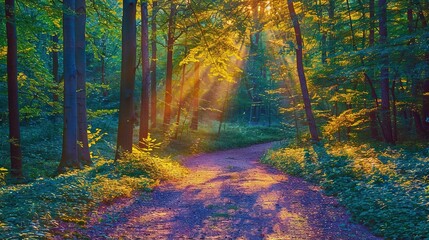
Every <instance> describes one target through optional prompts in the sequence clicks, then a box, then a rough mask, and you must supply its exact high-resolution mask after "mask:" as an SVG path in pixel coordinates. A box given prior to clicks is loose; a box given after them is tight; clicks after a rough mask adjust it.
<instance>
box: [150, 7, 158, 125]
mask: <svg viewBox="0 0 429 240" xmlns="http://www.w3.org/2000/svg"><path fill="white" fill-rule="evenodd" d="M157 12H158V1H156V0H154V1H153V2H152V20H151V28H152V34H151V45H152V58H151V62H150V73H151V75H150V97H151V99H150V100H151V102H150V122H151V128H156V113H157V111H156V103H157V101H156V62H157V59H156V50H157V49H156V14H157Z"/></svg>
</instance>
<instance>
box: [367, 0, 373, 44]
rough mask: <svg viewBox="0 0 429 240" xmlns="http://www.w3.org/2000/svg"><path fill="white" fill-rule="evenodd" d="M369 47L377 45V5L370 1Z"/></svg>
mask: <svg viewBox="0 0 429 240" xmlns="http://www.w3.org/2000/svg"><path fill="white" fill-rule="evenodd" d="M368 38H369V46H374V43H375V3H374V0H369V37H368Z"/></svg>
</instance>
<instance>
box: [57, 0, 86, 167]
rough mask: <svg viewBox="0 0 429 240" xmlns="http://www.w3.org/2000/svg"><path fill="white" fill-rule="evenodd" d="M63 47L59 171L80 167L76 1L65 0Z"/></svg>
mask: <svg viewBox="0 0 429 240" xmlns="http://www.w3.org/2000/svg"><path fill="white" fill-rule="evenodd" d="M63 3H64V8H63V9H64V10H63V36H64V37H63V38H64V40H63V49H64V61H63V63H64V131H63V151H62V157H61V162H60V165H59V166H58V172H60V173H61V172H64V171H66V170H67V168H80V167H81V165H80V162H79V159H78V152H77V130H78V126H77V94H76V91H77V79H76V46H75V43H76V42H75V15H74V11H75V3H76V1H74V0H64V1H63Z"/></svg>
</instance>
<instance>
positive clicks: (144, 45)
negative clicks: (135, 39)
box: [139, 0, 150, 147]
mask: <svg viewBox="0 0 429 240" xmlns="http://www.w3.org/2000/svg"><path fill="white" fill-rule="evenodd" d="M141 14H142V16H141V18H142V23H141V54H142V92H141V99H140V101H141V103H140V130H139V146H140V147H145V144H144V142H142V140H143V139H146V138H147V136H148V133H149V85H150V69H149V48H148V41H149V36H148V12H147V2H146V1H145V0H142V2H141Z"/></svg>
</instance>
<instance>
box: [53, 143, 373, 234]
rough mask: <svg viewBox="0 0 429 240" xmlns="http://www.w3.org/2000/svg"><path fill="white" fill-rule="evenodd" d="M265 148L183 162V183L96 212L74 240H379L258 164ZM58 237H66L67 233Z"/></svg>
mask: <svg viewBox="0 0 429 240" xmlns="http://www.w3.org/2000/svg"><path fill="white" fill-rule="evenodd" d="M270 146H271V144H259V145H254V146H251V147H247V148H241V149H232V150H227V151H219V152H213V153H207V154H199V155H196V156H192V157H188V158H186V159H184V160H183V164H184V165H185V166H186V167H187V168H189V170H190V173H189V175H187V176H186V177H185V178H183V179H181V180H176V181H169V182H165V183H162V184H161V185H159V186H158V187H157V188H155V189H154V191H153V192H151V193H149V194H148V193H143V194H142V195H140V194H137V195H135V196H134V197H132V198H122V199H118V200H116V201H115V202H114V203H111V204H102V205H100V206H99V207H98V208H97V210H96V211H94V212H93V213H92V214H91V216H90V221H89V223H88V225H86V226H85V227H84V228H82V229H79V230H78V231H79V233H78V235H80V237H87V238H90V239H377V237H375V236H373V235H372V234H371V233H370V232H369V231H368V230H367V229H366V228H365V227H363V226H361V225H358V224H355V223H353V222H352V221H351V218H350V216H349V215H348V214H347V212H346V210H345V209H344V208H343V207H342V206H340V205H339V204H338V202H337V201H336V200H335V198H333V197H328V196H325V195H324V194H323V192H322V190H321V189H320V188H319V187H317V186H314V185H312V184H310V183H307V182H305V181H304V180H302V179H300V178H296V177H291V176H287V175H285V174H284V173H282V172H280V171H278V170H275V169H273V168H271V167H268V166H266V165H263V164H261V163H259V159H260V157H261V156H262V155H263V154H264V153H265V151H266V150H267V149H268V148H269V147H270ZM63 227H64V228H65V229H61V228H63ZM56 230H57V231H61V232H63V231H64V230H65V231H67V230H69V231H71V229H67V227H66V226H62V227H61V226H60V227H59V229H56ZM73 231H74V230H73ZM75 234H76V233H73V235H75ZM63 236H64V235H63ZM75 236H76V235H75Z"/></svg>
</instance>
